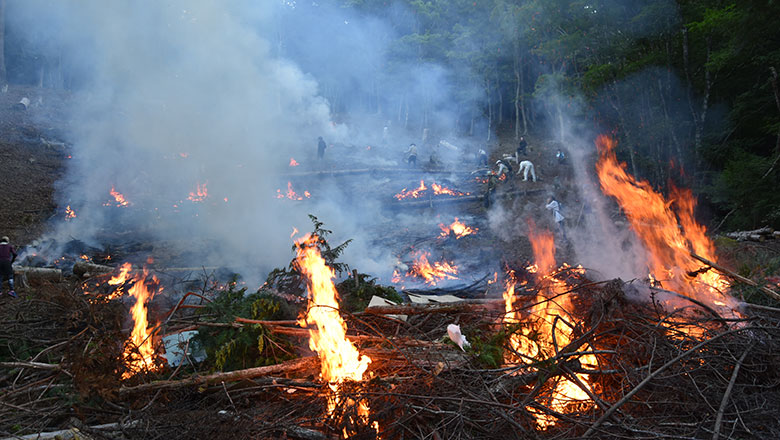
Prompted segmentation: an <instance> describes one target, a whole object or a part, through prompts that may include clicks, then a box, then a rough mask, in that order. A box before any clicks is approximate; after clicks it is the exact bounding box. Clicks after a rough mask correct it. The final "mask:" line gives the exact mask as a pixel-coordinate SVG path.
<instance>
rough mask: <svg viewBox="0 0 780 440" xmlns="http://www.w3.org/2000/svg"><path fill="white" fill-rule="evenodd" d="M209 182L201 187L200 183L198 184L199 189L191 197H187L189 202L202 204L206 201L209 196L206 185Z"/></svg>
mask: <svg viewBox="0 0 780 440" xmlns="http://www.w3.org/2000/svg"><path fill="white" fill-rule="evenodd" d="M207 184H208V182H206V183H204V184H203V185H201V184H200V183H198V184H197V188H196V190H195V191H194V192H191V193H190V195H189V197H187V200H191V201H193V202H202V201H203V200H205V199H206V197H208V196H209V193H208V189H207V188H206V185H207Z"/></svg>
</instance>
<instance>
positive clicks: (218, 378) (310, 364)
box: [119, 356, 319, 395]
mask: <svg viewBox="0 0 780 440" xmlns="http://www.w3.org/2000/svg"><path fill="white" fill-rule="evenodd" d="M318 364H319V359H318V358H317V357H316V356H308V357H304V358H300V359H293V360H290V361H287V362H282V363H281V364H276V365H269V366H266V367H255V368H247V369H245V370H236V371H228V372H224V373H214V374H210V375H207V376H197V375H195V376H192V377H189V378H187V379H181V380H161V381H156V382H151V383H145V384H141V385H136V386H134V387H124V386H123V387H121V388H120V389H119V394H120V395H128V394H133V393H138V392H146V391H149V390H163V389H168V390H170V389H175V388H182V387H187V386H193V385H208V384H213V383H219V382H235V381H240V380H246V379H253V378H255V377H262V376H270V375H272V374H287V373H291V372H293V371H298V370H310V369H314V368H315V367H318Z"/></svg>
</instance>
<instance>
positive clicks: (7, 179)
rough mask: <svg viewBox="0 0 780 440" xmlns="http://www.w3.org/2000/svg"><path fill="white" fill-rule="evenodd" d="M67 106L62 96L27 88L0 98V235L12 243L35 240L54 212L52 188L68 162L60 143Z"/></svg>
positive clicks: (63, 146)
mask: <svg viewBox="0 0 780 440" xmlns="http://www.w3.org/2000/svg"><path fill="white" fill-rule="evenodd" d="M25 97H27V98H28V99H29V100H30V105H29V106H28V107H27V108H24V106H23V105H21V104H20V101H21V100H22V98H25ZM68 102H69V97H68V95H66V94H57V93H54V92H52V91H50V90H47V89H38V88H32V87H10V88H9V89H8V91H7V92H5V93H0V164H2V178H1V179H0V231H1V232H2V234H3V235H7V236H8V237H9V238H10V239H11V242H12V243H15V244H19V245H24V244H27V243H30V242H31V241H32V240H34V239H36V238H38V237H39V236H40V235H41V233H42V232H43V230H44V228H45V226H46V222H47V220H48V219H49V218H50V217H51V216H52V215H54V214H55V211H56V209H57V206H56V203H55V200H54V194H55V183H56V182H57V180H59V179H60V177H62V175H63V172H64V167H65V164H66V162H65V161H67V159H68V156H69V154H68V147H67V145H65V144H64V143H62V139H63V137H64V136H63V134H64V132H65V127H66V126H67V108H68V106H69V105H70V104H69V103H68Z"/></svg>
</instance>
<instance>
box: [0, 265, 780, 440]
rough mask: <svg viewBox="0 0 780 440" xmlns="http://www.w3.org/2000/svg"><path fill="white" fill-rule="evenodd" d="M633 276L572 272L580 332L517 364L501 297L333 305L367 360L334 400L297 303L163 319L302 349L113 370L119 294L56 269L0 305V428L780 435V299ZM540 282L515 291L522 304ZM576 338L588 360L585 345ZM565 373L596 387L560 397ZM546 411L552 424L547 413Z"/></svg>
mask: <svg viewBox="0 0 780 440" xmlns="http://www.w3.org/2000/svg"><path fill="white" fill-rule="evenodd" d="M629 290H631V286H630V284H626V283H624V282H622V281H620V280H613V281H610V282H603V283H592V282H588V280H585V279H581V280H580V281H579V282H578V283H577V284H575V287H573V288H572V289H571V291H570V292H567V293H565V295H570V296H571V301H572V303H574V304H575V310H577V313H578V315H577V316H570V317H568V318H561V319H563V320H565V321H566V324H567V325H569V326H571V328H572V329H573V339H572V341H571V342H570V343H569V344H567V345H565V346H556V348H555V352H554V353H553V354H552V355H550V356H548V357H546V358H537V359H528V358H527V359H526V360H525V362H522V363H519V364H507V363H506V362H505V361H504V359H505V358H507V359H508V358H510V357H512V356H511V355H513V354H514V355H516V353H511V348H510V347H509V345H508V343H507V340H508V335H509V332H510V331H512V330H514V329H513V328H511V327H507V326H504V325H502V324H501V321H502V317H503V314H504V305H503V302H502V301H501V300H498V299H497V300H470V301H464V302H461V303H451V304H438V305H422V306H421V305H399V306H387V307H380V308H372V309H368V310H367V311H364V312H358V313H353V314H347V313H343V315H344V318H345V320H346V322H347V326H348V328H349V335H350V338H351V339H352V340H353V341H354V342H355V343H356V344H357V345H358V348H359V350H360V352H361V353H362V354H364V355H367V356H369V357H370V358H371V359H372V363H371V364H370V366H369V373H368V375H367V378H366V379H365V380H364V381H362V382H358V383H345V384H342V385H341V386H340V387H339V391H338V392H339V393H340V396H341V397H340V398H339V400H338V403H337V405H336V407H335V409H334V410H333V411H332V412H331V413H330V414H329V413H328V410H327V396H328V395H329V394H330V393H332V392H333V391H332V389H331V388H330V387H329V386H328V384H326V383H323V382H322V381H321V380H320V378H319V361H318V359H317V357H316V355H315V354H313V353H311V352H308V351H307V350H306V348H305V347H306V345H307V339H308V331H309V330H307V329H302V328H300V327H297V325H296V324H295V321H294V320H289V319H288V320H282V319H274V318H275V317H271V319H265V320H263V319H248V318H246V317H242V316H236V317H234V318H233V319H232V320H227V319H225V317H224V316H222V317H219V318H220V320H217V319H216V318H217V317H215V315H214V314H213V313H203V310H204V309H202V308H200V309H199V308H198V307H201V306H203V304H204V303H203V300H202V299H198V300H197V302H198V304H197V306H198V307H193V308H185V307H182V306H184V305H187V304H189V303H181V304H179V305H178V306H177V307H176V309H175V311H173V314H171V315H169V316H170V319H169V320H168V321H167V322H168V328H167V329H164V331H166V332H173V331H175V330H177V329H185V328H186V329H191V328H198V329H199V331H201V332H206V331H214V330H220V329H232V330H236V329H249V328H252V329H261V330H258V332H259V333H258V334H260V335H262V337H264V338H266V339H265V340H266V341H267V343H268V342H274V341H275V343H277V344H278V343H279V342H278V341H280V340H282V339H283V340H285V341H287V343H289V345H287V347H297V352H296V353H294V356H290V357H289V358H288V360H283V361H280V362H279V363H275V364H269V365H260V366H253V367H249V368H242V369H237V370H234V371H223V372H219V371H217V372H215V371H207V370H203V368H205V367H204V366H202V365H198V364H195V363H193V364H189V363H187V362H185V363H182V364H181V365H180V366H179V367H177V368H175V369H170V368H168V369H164V370H162V371H160V372H155V373H149V374H139V375H137V376H135V377H133V378H132V379H130V380H127V381H120V377H121V372H122V364H121V362H122V356H121V353H120V351H121V345H122V344H121V341H124V338H125V337H126V334H124V336H123V332H122V328H123V327H126V325H125V324H124V323H123V319H124V318H123V317H124V316H125V315H124V313H125V311H124V310H123V309H124V307H123V306H122V305H121V304H116V303H114V302H102V303H101V302H95V301H88V300H86V298H85V297H84V294H83V292H79V291H78V289H77V288H76V289H73V290H69V289H68V288H65V286H50V287H49V288H47V289H45V295H44V294H41V295H40V296H39V297H36V298H35V299H32V298H28V299H22V300H21V301H17V302H8V301H4V302H3V304H2V314H3V319H4V322H7V323H8V324H6V325H5V326H3V328H2V329H0V340H2V350H3V351H2V352H0V354H2V362H3V363H2V365H0V367H2V371H3V373H2V374H0V437H6V436H11V435H15V436H24V435H28V434H33V433H38V432H54V431H60V435H61V433H62V431H61V430H69V431H67V432H74V431H75V430H78V431H79V434H78V435H79V436H80V437H82V438H171V437H172V438H208V437H214V436H224V437H225V438H279V437H284V436H286V437H288V438H303V439H325V438H335V437H337V436H341V435H342V434H343V433H344V432H347V433H349V435H350V437H353V438H375V437H376V436H377V432H376V430H375V429H376V428H375V427H374V426H373V425H374V422H377V424H378V429H379V435H380V436H381V437H383V438H486V439H487V438H491V439H492V438H544V439H563V438H575V437H576V438H580V437H582V438H619V437H629V438H675V439H679V438H689V439H700V438H713V439H717V438H780V421H778V419H777V417H776V414H777V413H778V411H780V392H778V390H779V388H778V384H780V368H778V367H780V355H778V353H780V338H778V332H779V331H780V309H773V308H770V307H760V308H748V309H746V310H744V311H743V316H744V319H737V320H735V319H724V318H722V317H717V316H714V315H713V313H712V311H711V310H707V309H706V308H703V307H701V306H700V305H697V304H695V303H689V304H688V305H683V306H681V307H680V308H677V309H674V310H669V309H668V308H667V309H665V308H662V307H660V306H658V305H657V304H655V303H653V302H649V303H636V302H632V301H630V300H629V299H628V298H627V296H626V292H627V291H629ZM536 293H537V292H536V291H535V288H533V287H526V288H525V290H524V291H520V292H519V294H520V297H521V298H520V300H518V301H517V302H516V304H515V305H516V306H517V307H518V308H519V309H520V310H521V312H524V311H527V310H529V309H530V308H531V307H532V306H533V304H534V301H535V299H536V298H537V295H536ZM203 296H205V297H208V295H203ZM195 297H196V296H192V297H191V298H195ZM548 300H549V301H555V300H556V299H555V298H551V299H548ZM190 305H195V304H190ZM453 323H455V324H459V325H460V328H461V329H462V331H463V333H464V334H465V335H466V336H467V337H468V339H469V341H470V342H471V347H470V348H467V349H466V350H465V351H462V350H461V349H460V348H459V347H458V346H456V345H455V344H453V343H452V342H450V341H449V339H448V338H447V337H446V333H447V331H446V329H447V326H448V325H449V324H453ZM277 338H278V339H277ZM22 346H24V347H26V348H25V350H19V349H18V347H22ZM279 346H280V347H281V346H282V345H279ZM288 351H289V350H288ZM586 352H587V353H592V354H594V355H595V356H596V357H597V359H598V365H597V367H593V366H585V365H583V364H582V363H581V362H580V357H581V356H582V355H583V353H586ZM288 354H289V353H288ZM582 374H587V375H588V376H587V378H588V379H587V380H588V381H589V382H590V385H589V386H586V385H585V384H584V383H582V379H581V377H583V376H582ZM563 379H568V380H570V381H572V382H574V383H576V384H577V385H578V386H580V387H581V388H582V389H583V390H587V392H588V393H589V394H590V397H591V398H590V399H589V400H588V401H573V402H569V403H567V404H564V405H563V406H561V405H556V404H553V400H554V399H553V397H554V396H553V390H554V388H555V384H556V383H557V381H559V380H563ZM358 402H361V403H363V404H365V405H367V406H368V408H369V414H370V415H369V416H368V419H367V420H366V419H363V418H361V417H360V416H358V415H357V413H356V408H357V406H358V405H357V403H358ZM542 417H544V418H545V419H547V420H552V423H549V424H546V425H544V426H543V425H541V424H540V422H539V420H540V418H542Z"/></svg>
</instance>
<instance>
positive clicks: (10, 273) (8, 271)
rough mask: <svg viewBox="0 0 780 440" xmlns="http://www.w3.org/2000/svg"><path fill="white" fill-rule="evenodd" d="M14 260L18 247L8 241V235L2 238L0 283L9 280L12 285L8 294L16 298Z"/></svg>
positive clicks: (0, 243)
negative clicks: (15, 247)
mask: <svg viewBox="0 0 780 440" xmlns="http://www.w3.org/2000/svg"><path fill="white" fill-rule="evenodd" d="M14 261H16V249H14V247H13V245H11V244H10V243H9V242H8V237H2V238H0V277H1V278H0V284H1V283H2V282H4V281H5V280H8V286H10V287H11V290H10V291H9V292H8V294H9V295H11V296H13V297H14V298H16V292H15V291H14V268H13V267H12V264H13V263H14Z"/></svg>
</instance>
